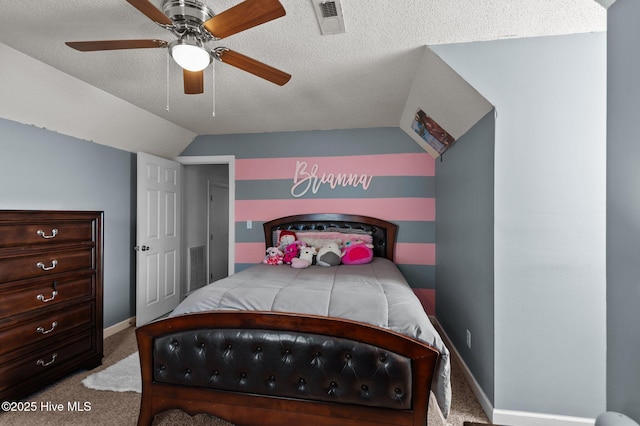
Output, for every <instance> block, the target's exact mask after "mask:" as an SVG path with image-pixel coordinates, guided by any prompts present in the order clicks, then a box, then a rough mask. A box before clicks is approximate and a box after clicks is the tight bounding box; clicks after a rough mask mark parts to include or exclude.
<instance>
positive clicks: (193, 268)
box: [176, 156, 235, 297]
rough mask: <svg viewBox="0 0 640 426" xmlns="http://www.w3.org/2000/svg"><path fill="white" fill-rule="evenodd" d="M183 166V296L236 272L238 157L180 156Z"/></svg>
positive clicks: (178, 159) (177, 159)
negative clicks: (235, 211)
mask: <svg viewBox="0 0 640 426" xmlns="http://www.w3.org/2000/svg"><path fill="white" fill-rule="evenodd" d="M176 161H178V162H179V163H181V164H182V165H183V170H184V173H183V188H184V190H183V193H184V196H183V203H182V206H183V208H182V210H183V214H182V217H183V246H182V248H183V253H185V256H184V260H183V264H184V268H183V271H184V273H183V283H184V288H183V290H184V291H183V297H186V296H187V295H189V293H191V292H193V291H194V290H196V289H198V288H200V287H202V286H203V285H206V284H208V283H210V282H212V281H215V280H217V279H220V278H224V277H226V276H228V275H232V274H233V273H234V272H235V271H234V269H235V256H234V254H235V222H234V203H235V181H234V176H235V157H234V156H194V157H191V156H190V157H178V158H176Z"/></svg>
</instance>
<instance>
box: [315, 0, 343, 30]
mask: <svg viewBox="0 0 640 426" xmlns="http://www.w3.org/2000/svg"><path fill="white" fill-rule="evenodd" d="M311 3H313V9H314V10H315V12H316V18H318V25H319V26H320V33H322V35H329V34H340V33H344V32H345V29H344V18H343V16H342V6H341V5H340V0H330V1H325V0H311Z"/></svg>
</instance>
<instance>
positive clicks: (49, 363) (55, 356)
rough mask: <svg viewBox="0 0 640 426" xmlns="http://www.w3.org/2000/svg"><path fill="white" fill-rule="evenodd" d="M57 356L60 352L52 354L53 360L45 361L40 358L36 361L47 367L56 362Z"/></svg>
mask: <svg viewBox="0 0 640 426" xmlns="http://www.w3.org/2000/svg"><path fill="white" fill-rule="evenodd" d="M56 358H58V354H53V355H51V361H49V362H44V360H42V359H39V360H37V361H36V364H38V365H41V366H43V367H46V366H48V365H51V364H53V363H54V362H56Z"/></svg>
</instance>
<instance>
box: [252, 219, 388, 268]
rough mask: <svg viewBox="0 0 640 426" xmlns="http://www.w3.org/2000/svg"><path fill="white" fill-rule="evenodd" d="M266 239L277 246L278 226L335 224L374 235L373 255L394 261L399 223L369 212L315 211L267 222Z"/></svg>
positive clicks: (324, 226) (325, 226) (314, 227)
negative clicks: (375, 216) (379, 217)
mask: <svg viewBox="0 0 640 426" xmlns="http://www.w3.org/2000/svg"><path fill="white" fill-rule="evenodd" d="M263 227H264V241H265V245H266V247H269V246H273V245H275V244H274V239H273V238H274V235H275V231H278V230H292V231H302V230H305V231H306V230H316V231H322V230H326V229H331V228H341V229H354V230H360V231H366V232H368V233H370V234H371V236H372V237H373V255H374V256H377V257H385V258H387V259H389V260H391V261H393V255H394V249H395V242H396V233H397V231H398V226H397V225H395V224H393V223H391V222H387V221H385V220H382V219H377V218H374V217H369V216H360V215H350V214H340V213H314V214H301V215H294V216H286V217H281V218H278V219H273V220H270V221H268V222H265V223H264V225H263Z"/></svg>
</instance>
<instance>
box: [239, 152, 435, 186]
mask: <svg viewBox="0 0 640 426" xmlns="http://www.w3.org/2000/svg"><path fill="white" fill-rule="evenodd" d="M300 162H306V169H305V171H306V172H307V173H311V167H312V166H313V165H314V164H317V165H318V171H317V173H316V176H318V178H320V177H322V174H329V173H333V174H337V173H342V174H350V173H354V174H358V175H362V174H366V175H369V176H435V162H434V159H433V158H432V157H431V156H430V155H429V154H427V153H426V152H425V153H408V154H381V155H353V156H340V157H306V158H250V159H240V160H236V179H237V180H264V179H291V180H293V178H294V177H295V174H296V165H297V164H298V163H300Z"/></svg>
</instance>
